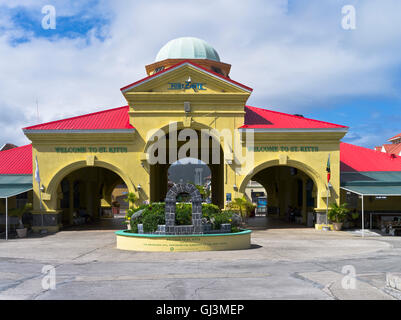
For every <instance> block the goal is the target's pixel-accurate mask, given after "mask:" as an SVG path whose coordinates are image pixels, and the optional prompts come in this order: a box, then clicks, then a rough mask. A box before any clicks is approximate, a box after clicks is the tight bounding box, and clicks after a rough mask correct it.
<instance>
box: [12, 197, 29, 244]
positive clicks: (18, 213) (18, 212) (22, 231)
mask: <svg viewBox="0 0 401 320" xmlns="http://www.w3.org/2000/svg"><path fill="white" fill-rule="evenodd" d="M31 209H32V203H26V204H25V206H23V207H22V208H16V209H13V210H12V211H11V212H10V216H15V217H18V220H19V225H18V227H17V228H16V231H17V235H18V238H25V237H26V234H27V231H28V229H27V228H26V227H25V226H24V224H23V223H22V217H23V216H24V214H25V212H27V211H29V210H31Z"/></svg>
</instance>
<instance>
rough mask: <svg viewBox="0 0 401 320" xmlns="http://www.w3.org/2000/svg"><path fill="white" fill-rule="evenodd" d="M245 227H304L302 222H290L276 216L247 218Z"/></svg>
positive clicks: (258, 228) (256, 228)
mask: <svg viewBox="0 0 401 320" xmlns="http://www.w3.org/2000/svg"><path fill="white" fill-rule="evenodd" d="M246 227H247V228H249V229H251V230H266V229H306V228H308V227H306V226H305V225H303V224H298V223H290V222H288V221H285V220H284V219H280V218H277V217H266V216H256V217H252V218H249V219H248V221H247V223H246Z"/></svg>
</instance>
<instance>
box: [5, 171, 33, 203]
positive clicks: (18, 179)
mask: <svg viewBox="0 0 401 320" xmlns="http://www.w3.org/2000/svg"><path fill="white" fill-rule="evenodd" d="M30 190H32V175H30V174H29V175H0V198H3V199H4V198H10V197H13V196H16V195H18V194H21V193H24V192H27V191H30Z"/></svg>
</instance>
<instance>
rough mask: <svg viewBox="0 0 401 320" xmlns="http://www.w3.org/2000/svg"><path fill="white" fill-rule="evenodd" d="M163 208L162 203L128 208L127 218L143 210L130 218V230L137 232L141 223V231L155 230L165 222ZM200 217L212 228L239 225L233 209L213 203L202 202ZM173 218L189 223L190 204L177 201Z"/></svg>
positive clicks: (190, 219) (180, 222)
mask: <svg viewBox="0 0 401 320" xmlns="http://www.w3.org/2000/svg"><path fill="white" fill-rule="evenodd" d="M164 209H165V206H164V203H152V204H147V205H142V206H140V207H138V208H136V209H130V210H128V212H127V220H129V219H131V217H132V215H133V214H134V213H135V212H137V211H139V210H143V212H142V215H141V216H139V217H137V218H136V219H131V221H130V224H131V232H134V233H137V232H138V224H143V231H144V232H146V233H150V232H155V231H156V230H157V226H158V225H162V224H165V223H166V222H165V214H164ZM128 218H129V219H128ZM202 218H203V219H204V222H206V223H210V224H211V225H212V229H213V230H218V229H220V226H221V224H222V223H231V224H232V226H233V228H234V230H239V229H238V228H237V227H238V226H239V223H238V215H237V214H236V213H235V212H233V211H221V210H220V209H219V207H218V206H216V205H214V204H206V203H204V204H202ZM175 220H176V225H191V224H192V204H190V203H177V207H176V214H175ZM233 232H237V231H233Z"/></svg>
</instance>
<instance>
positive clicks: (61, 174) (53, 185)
mask: <svg viewBox="0 0 401 320" xmlns="http://www.w3.org/2000/svg"><path fill="white" fill-rule="evenodd" d="M86 167H88V168H89V167H99V168H104V169H108V170H110V171H112V172H114V173H115V174H117V175H118V176H119V177H120V178H121V179H122V180H123V181H124V183H125V184H126V186H127V188H128V190H129V191H130V192H131V191H134V190H136V189H135V187H134V184H133V183H132V182H131V179H130V178H129V177H128V176H127V175H126V174H124V173H123V171H122V170H121V169H120V168H118V167H117V166H115V165H113V164H111V163H108V162H104V161H99V160H96V163H95V165H94V166H88V165H87V163H86V161H85V160H80V161H76V162H73V163H70V164H68V165H66V166H65V167H63V168H61V169H60V170H58V171H57V173H56V174H55V175H54V176H53V177H52V179H51V180H50V182H49V184H48V186H47V193H48V194H50V195H51V200H53V199H57V188H58V186H59V184H60V183H61V181H62V180H63V179H64V178H65V177H66V176H67V175H68V174H70V173H72V172H74V171H76V170H78V169H82V168H86Z"/></svg>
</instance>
